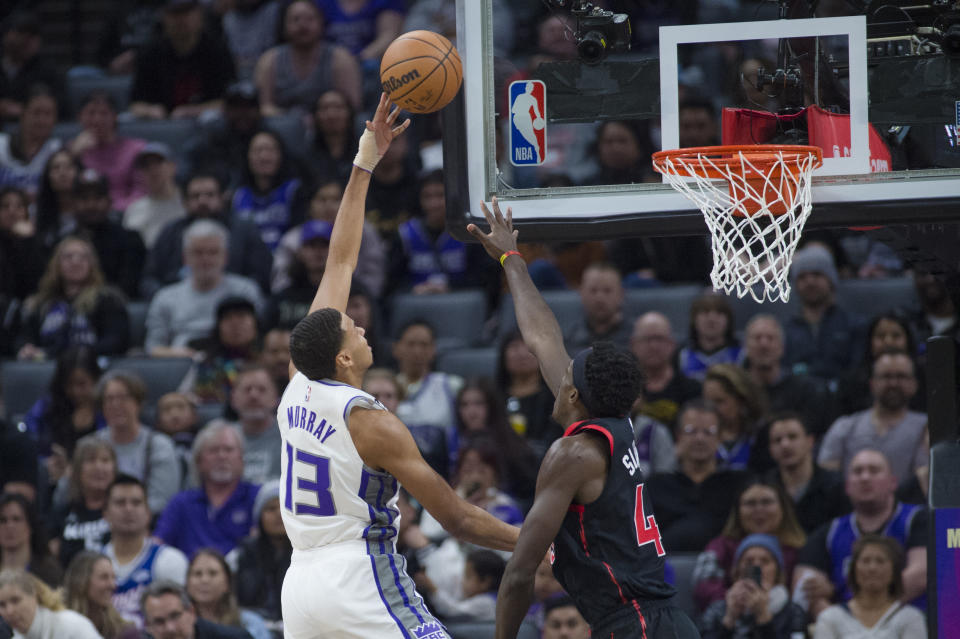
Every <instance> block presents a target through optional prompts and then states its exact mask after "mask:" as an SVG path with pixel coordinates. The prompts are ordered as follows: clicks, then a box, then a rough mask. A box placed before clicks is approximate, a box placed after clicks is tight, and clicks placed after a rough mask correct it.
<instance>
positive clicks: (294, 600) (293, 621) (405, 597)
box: [280, 540, 450, 639]
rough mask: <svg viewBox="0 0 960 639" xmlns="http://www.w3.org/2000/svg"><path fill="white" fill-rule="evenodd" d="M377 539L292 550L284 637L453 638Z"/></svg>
mask: <svg viewBox="0 0 960 639" xmlns="http://www.w3.org/2000/svg"><path fill="white" fill-rule="evenodd" d="M378 546H379V545H378V544H377V543H376V542H373V543H371V544H370V545H369V548H368V544H367V542H365V541H359V540H358V541H348V542H343V543H339V544H333V545H330V546H324V547H322V548H316V549H313V550H309V551H298V550H294V551H293V558H292V559H291V561H290V568H288V569H287V574H286V577H284V579H283V590H282V592H281V597H280V600H281V605H282V607H283V635H284V638H285V639H372V638H374V637H376V638H377V639H380V638H383V639H390V638H394V637H395V638H397V639H450V635H448V634H447V631H446V629H445V628H444V627H443V625H442V624H441V623H440V622H439V621H437V620H436V618H434V616H433V615H432V614H430V611H428V610H427V607H426V605H425V604H424V602H423V598H422V597H421V596H420V594H419V593H418V592H417V591H416V589H415V586H414V583H413V580H412V579H410V577H409V576H407V572H406V560H405V559H404V558H403V555H399V554H396V553H394V552H393V547H392V544H390V545H389V547H387V548H383V547H382V546H379V547H378Z"/></svg>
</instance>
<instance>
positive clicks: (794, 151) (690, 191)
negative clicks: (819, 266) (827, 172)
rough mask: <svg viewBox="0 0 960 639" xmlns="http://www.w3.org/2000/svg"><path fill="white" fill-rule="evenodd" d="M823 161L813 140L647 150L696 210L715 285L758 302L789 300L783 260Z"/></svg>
mask: <svg viewBox="0 0 960 639" xmlns="http://www.w3.org/2000/svg"><path fill="white" fill-rule="evenodd" d="M822 163H823V153H822V151H821V150H820V148H819V147H815V146H798V145H782V144H757V145H740V146H704V147H696V148H689V149H675V150H672V151H660V152H658V153H654V154H653V168H654V170H656V171H657V172H659V173H662V174H663V175H665V176H666V179H667V181H668V182H669V183H670V185H671V186H672V187H673V188H675V189H676V190H678V191H680V192H681V193H683V194H684V195H686V196H687V198H689V199H690V200H691V201H692V202H693V203H694V204H696V205H697V207H698V208H699V209H700V210H701V211H703V217H704V219H705V220H706V222H707V227H708V228H709V229H710V235H711V238H712V242H711V244H712V246H713V270H712V271H711V272H710V280H711V281H712V282H713V287H714V289H716V290H718V291H724V292H725V293H727V294H733V293H736V295H737V297H746V296H747V294H749V295H750V296H751V297H753V299H755V300H756V301H757V302H764V301H767V300H769V301H776V300H781V301H783V302H787V301H788V300H789V299H790V283H789V280H788V274H789V272H790V263H791V261H792V260H793V252H794V250H796V248H797V242H799V240H800V233H801V231H803V225H804V224H805V223H806V221H807V218H808V217H809V216H810V209H811V198H810V186H811V180H810V177H811V175H812V173H813V170H814V169H815V168H817V167H819V166H820V165H821V164H822ZM691 178H692V179H691ZM718 180H725V181H726V183H727V184H726V188H724V187H723V185H722V184H720V183H718Z"/></svg>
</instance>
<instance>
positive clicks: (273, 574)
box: [234, 369, 375, 621]
mask: <svg viewBox="0 0 960 639" xmlns="http://www.w3.org/2000/svg"><path fill="white" fill-rule="evenodd" d="M371 370H375V369H371ZM369 372H370V371H368V374H369ZM253 516H254V520H255V521H256V522H257V533H256V534H255V535H253V536H251V537H250V538H248V539H246V540H244V541H243V543H242V544H241V545H240V550H239V553H238V557H237V574H236V578H235V579H234V581H235V583H236V590H237V601H238V602H239V603H240V605H241V606H244V607H245V608H253V609H256V610H257V611H259V612H260V614H262V615H263V616H264V617H265V618H266V619H269V620H271V621H279V620H280V619H281V618H282V615H281V610H280V589H281V587H282V585H283V576H284V574H286V572H287V568H288V567H289V566H290V557H291V556H292V554H293V546H291V545H290V539H289V538H288V537H287V531H286V529H285V528H284V527H283V517H281V516H280V481H279V480H273V481H269V482H267V483H266V484H264V485H263V486H261V487H260V491H259V492H258V493H257V499H256V500H255V501H254V503H253Z"/></svg>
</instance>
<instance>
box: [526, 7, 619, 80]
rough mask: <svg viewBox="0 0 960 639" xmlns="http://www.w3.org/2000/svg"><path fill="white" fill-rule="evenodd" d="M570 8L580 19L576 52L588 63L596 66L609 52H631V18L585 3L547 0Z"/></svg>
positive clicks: (576, 36)
mask: <svg viewBox="0 0 960 639" xmlns="http://www.w3.org/2000/svg"><path fill="white" fill-rule="evenodd" d="M544 1H545V2H546V3H547V4H548V5H550V6H552V7H558V8H561V9H567V10H569V11H570V13H571V15H573V17H574V18H576V19H577V30H576V32H575V33H574V37H575V38H576V40H577V53H578V54H579V56H580V59H581V60H582V61H583V62H585V63H586V64H597V63H598V62H601V61H602V60H604V59H605V58H606V57H607V56H608V55H609V54H610V53H612V52H613V53H623V52H626V51H629V50H630V17H629V16H628V15H627V14H625V13H614V12H612V11H607V10H605V9H601V8H600V7H597V6H594V4H593V3H592V2H587V1H586V0H544Z"/></svg>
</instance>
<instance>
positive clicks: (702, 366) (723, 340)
mask: <svg viewBox="0 0 960 639" xmlns="http://www.w3.org/2000/svg"><path fill="white" fill-rule="evenodd" d="M733 328H734V327H733V309H732V308H730V303H729V302H728V301H727V300H726V298H725V297H723V296H722V295H717V294H715V293H708V294H707V295H702V296H700V297H698V298H697V299H695V300H693V304H691V305H690V341H689V342H688V343H687V345H686V346H684V347H683V348H682V349H680V353H679V354H678V355H677V360H678V368H679V369H680V372H681V373H683V374H684V375H685V376H687V377H691V378H693V379H696V380H697V381H699V382H702V381H703V380H704V377H706V375H707V370H708V369H709V368H710V367H711V366H713V365H714V364H736V363H737V362H739V361H740V345H739V344H738V343H737V340H736V338H735V337H734V335H733Z"/></svg>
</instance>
